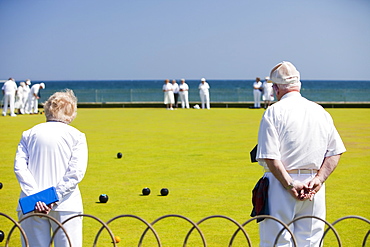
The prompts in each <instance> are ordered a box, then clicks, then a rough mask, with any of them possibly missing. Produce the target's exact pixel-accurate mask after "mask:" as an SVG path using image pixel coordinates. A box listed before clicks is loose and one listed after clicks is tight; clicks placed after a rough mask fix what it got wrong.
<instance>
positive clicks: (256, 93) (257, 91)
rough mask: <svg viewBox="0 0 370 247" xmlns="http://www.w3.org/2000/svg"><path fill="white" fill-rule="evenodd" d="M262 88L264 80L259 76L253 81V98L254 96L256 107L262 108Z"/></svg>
mask: <svg viewBox="0 0 370 247" xmlns="http://www.w3.org/2000/svg"><path fill="white" fill-rule="evenodd" d="M261 89H262V82H261V79H260V78H259V77H257V78H256V81H255V82H254V83H253V98H254V108H261Z"/></svg>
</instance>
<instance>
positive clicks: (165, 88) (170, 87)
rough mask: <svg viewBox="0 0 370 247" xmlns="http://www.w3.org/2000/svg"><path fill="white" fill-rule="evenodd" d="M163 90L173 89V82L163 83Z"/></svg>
mask: <svg viewBox="0 0 370 247" xmlns="http://www.w3.org/2000/svg"><path fill="white" fill-rule="evenodd" d="M162 90H164V91H172V84H171V83H165V84H163V87H162Z"/></svg>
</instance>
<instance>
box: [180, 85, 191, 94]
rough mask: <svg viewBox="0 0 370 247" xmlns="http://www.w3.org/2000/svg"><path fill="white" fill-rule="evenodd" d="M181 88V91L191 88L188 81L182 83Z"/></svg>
mask: <svg viewBox="0 0 370 247" xmlns="http://www.w3.org/2000/svg"><path fill="white" fill-rule="evenodd" d="M179 88H180V90H182V91H180V93H183V92H185V91H188V90H189V85H188V84H187V83H185V82H184V83H181V84H180V86H179Z"/></svg>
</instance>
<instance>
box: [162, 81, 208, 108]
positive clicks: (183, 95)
mask: <svg viewBox="0 0 370 247" xmlns="http://www.w3.org/2000/svg"><path fill="white" fill-rule="evenodd" d="M200 81H201V82H200V84H199V86H198V89H199V96H200V100H201V102H202V109H210V108H211V107H210V100H209V88H210V87H209V84H208V83H207V81H206V79H205V78H202V79H201V80H200ZM162 90H163V92H164V104H165V105H166V107H167V110H173V109H174V108H175V109H176V108H177V107H178V96H180V99H181V106H182V108H187V109H189V108H190V106H189V85H188V84H187V83H186V82H185V79H181V80H180V85H179V84H177V82H176V80H172V83H170V80H169V79H166V80H165V81H164V84H163V87H162ZM196 106H198V105H196ZM196 106H194V108H197V107H196ZM198 108H200V107H199V106H198Z"/></svg>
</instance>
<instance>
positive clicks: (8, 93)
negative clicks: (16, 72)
mask: <svg viewBox="0 0 370 247" xmlns="http://www.w3.org/2000/svg"><path fill="white" fill-rule="evenodd" d="M2 91H3V97H4V106H3V116H6V113H7V112H8V105H9V108H10V116H12V117H16V116H17V115H15V113H14V108H15V107H14V103H15V95H16V93H17V84H16V83H15V80H14V79H13V78H9V79H8V80H7V81H6V82H5V83H4V85H3V87H2Z"/></svg>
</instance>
